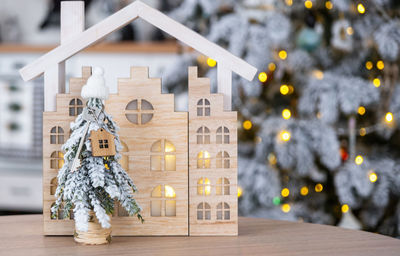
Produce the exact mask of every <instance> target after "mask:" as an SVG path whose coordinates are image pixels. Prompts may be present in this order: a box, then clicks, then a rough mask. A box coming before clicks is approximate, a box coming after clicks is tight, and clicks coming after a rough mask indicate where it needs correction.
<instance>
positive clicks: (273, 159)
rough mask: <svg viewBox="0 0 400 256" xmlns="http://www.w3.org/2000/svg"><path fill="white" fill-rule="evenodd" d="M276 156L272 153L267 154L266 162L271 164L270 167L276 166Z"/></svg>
mask: <svg viewBox="0 0 400 256" xmlns="http://www.w3.org/2000/svg"><path fill="white" fill-rule="evenodd" d="M276 160H277V159H276V156H275V154H274V153H269V154H268V162H269V163H270V164H271V165H275V164H276Z"/></svg>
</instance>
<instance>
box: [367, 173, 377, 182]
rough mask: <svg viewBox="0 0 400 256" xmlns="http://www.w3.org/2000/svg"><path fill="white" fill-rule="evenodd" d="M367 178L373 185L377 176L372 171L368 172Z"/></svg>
mask: <svg viewBox="0 0 400 256" xmlns="http://www.w3.org/2000/svg"><path fill="white" fill-rule="evenodd" d="M368 178H369V181H371V182H372V183H374V182H376V181H377V180H378V175H377V174H376V173H375V172H374V171H370V172H369V174H368Z"/></svg>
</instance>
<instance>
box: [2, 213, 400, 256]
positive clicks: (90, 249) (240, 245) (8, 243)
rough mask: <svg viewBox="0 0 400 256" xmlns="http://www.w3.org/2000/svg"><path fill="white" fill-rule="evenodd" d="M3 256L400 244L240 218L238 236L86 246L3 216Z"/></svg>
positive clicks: (358, 251)
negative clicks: (45, 234) (46, 234)
mask: <svg viewBox="0 0 400 256" xmlns="http://www.w3.org/2000/svg"><path fill="white" fill-rule="evenodd" d="M0 255H24V256H33V255H41V256H46V255H52V256H56V255H57V256H58V255H137V256H141V255H164V256H165V255H268V256H274V255H279V256H296V255H313V256H319V255H323V256H326V255H340V256H343V255H351V256H357V255H363V256H365V255H378V256H384V255H396V256H399V255H400V240H398V239H394V238H391V237H386V236H382V235H378V234H373V233H368V232H363V231H354V230H349V229H342V228H338V227H332V226H325V225H317V224H308V223H296V222H287V221H277V220H267V219H254V218H239V236H238V237H113V239H112V243H111V244H109V245H99V246H83V245H79V244H77V243H75V242H74V240H73V238H72V236H43V235H42V215H20V216H3V217H0Z"/></svg>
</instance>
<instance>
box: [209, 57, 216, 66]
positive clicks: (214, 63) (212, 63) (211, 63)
mask: <svg viewBox="0 0 400 256" xmlns="http://www.w3.org/2000/svg"><path fill="white" fill-rule="evenodd" d="M207 65H208V66H209V67H215V65H217V62H216V61H215V60H213V59H211V58H208V59H207Z"/></svg>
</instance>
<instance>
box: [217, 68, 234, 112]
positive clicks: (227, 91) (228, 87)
mask: <svg viewBox="0 0 400 256" xmlns="http://www.w3.org/2000/svg"><path fill="white" fill-rule="evenodd" d="M217 82H218V92H219V93H222V94H223V95H224V102H223V104H224V110H225V111H231V110H232V71H231V70H230V69H229V68H227V67H226V66H225V63H218V64H217Z"/></svg>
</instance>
